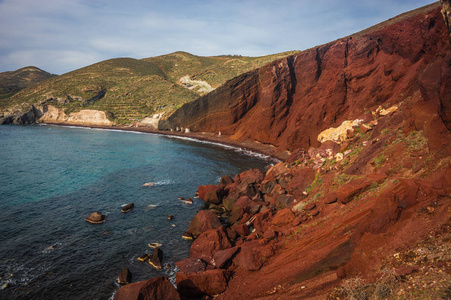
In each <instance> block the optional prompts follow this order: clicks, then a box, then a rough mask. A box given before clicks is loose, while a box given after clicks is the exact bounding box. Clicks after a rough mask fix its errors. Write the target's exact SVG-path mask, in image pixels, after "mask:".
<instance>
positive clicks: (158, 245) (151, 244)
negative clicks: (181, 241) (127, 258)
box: [147, 243, 163, 249]
mask: <svg viewBox="0 0 451 300" xmlns="http://www.w3.org/2000/svg"><path fill="white" fill-rule="evenodd" d="M147 246H149V247H150V248H154V249H155V248H160V247H161V246H163V244H161V243H149V244H147Z"/></svg>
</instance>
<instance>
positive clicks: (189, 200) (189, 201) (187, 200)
mask: <svg viewBox="0 0 451 300" xmlns="http://www.w3.org/2000/svg"><path fill="white" fill-rule="evenodd" d="M183 202H185V203H186V204H193V198H188V199H186V200H184V201H183Z"/></svg>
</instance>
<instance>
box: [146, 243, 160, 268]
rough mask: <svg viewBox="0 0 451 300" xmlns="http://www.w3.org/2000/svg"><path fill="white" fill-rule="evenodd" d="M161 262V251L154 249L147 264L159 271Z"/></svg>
mask: <svg viewBox="0 0 451 300" xmlns="http://www.w3.org/2000/svg"><path fill="white" fill-rule="evenodd" d="M162 261H163V251H161V249H160V248H156V249H155V250H154V251H153V253H152V254H151V255H150V256H149V264H150V265H151V266H152V267H154V268H155V269H157V270H161V262H162Z"/></svg>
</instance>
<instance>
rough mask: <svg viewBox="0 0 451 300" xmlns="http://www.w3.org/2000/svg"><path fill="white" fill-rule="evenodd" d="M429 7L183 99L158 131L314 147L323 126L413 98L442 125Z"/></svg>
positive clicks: (441, 80)
mask: <svg viewBox="0 0 451 300" xmlns="http://www.w3.org/2000/svg"><path fill="white" fill-rule="evenodd" d="M430 9H431V10H430V11H429V12H427V13H424V14H418V15H414V16H412V17H405V19H403V20H401V21H399V22H391V23H388V24H386V26H378V27H376V29H372V30H368V31H364V32H363V33H359V34H356V35H354V36H349V37H346V38H343V39H340V40H337V41H334V42H331V43H328V44H325V45H322V46H318V47H316V48H313V49H309V50H306V51H304V52H301V53H299V54H296V55H294V56H291V57H288V58H284V59H280V60H278V61H275V62H273V63H271V64H268V65H266V66H264V67H261V68H260V69H258V70H255V71H251V72H249V73H245V74H243V75H241V76H238V77H236V78H234V79H232V80H230V81H228V82H227V83H226V84H225V85H223V86H222V87H220V88H218V89H217V90H215V91H214V92H212V93H209V94H207V95H205V96H203V97H201V98H199V99H198V100H196V101H194V102H192V103H189V104H185V105H184V106H183V107H181V108H180V109H179V110H177V111H176V112H175V113H174V114H172V115H171V116H170V117H169V118H168V119H167V120H166V121H163V122H161V123H160V129H163V130H169V129H171V128H175V127H176V126H178V127H187V128H190V129H191V130H193V131H208V132H221V133H222V134H226V135H230V136H232V138H233V139H237V140H245V139H250V140H257V141H259V142H262V143H269V144H273V145H276V146H278V147H279V148H281V149H288V150H293V149H296V148H305V149H308V147H310V146H314V147H317V146H318V145H319V142H318V141H317V136H318V134H319V133H320V132H321V131H323V130H325V129H328V128H330V127H337V126H338V125H340V124H341V123H342V122H343V121H344V120H351V119H356V118H357V117H359V116H360V115H362V114H363V113H364V112H365V111H369V110H374V109H375V108H377V107H378V106H379V105H383V104H386V105H387V106H388V105H394V104H397V103H400V102H402V101H406V100H408V99H410V98H411V97H418V96H420V97H422V98H423V100H424V101H426V102H427V103H426V105H428V106H430V107H431V109H432V110H435V112H437V113H439V115H440V118H441V122H442V123H444V124H445V125H446V126H447V127H448V129H449V128H451V123H450V122H451V120H450V119H449V118H450V117H449V116H450V112H451V104H450V102H451V101H449V99H451V83H450V81H451V80H450V73H451V72H450V70H449V69H450V64H449V61H450V56H451V54H449V53H450V44H449V41H448V31H447V28H446V26H445V23H444V22H443V17H442V15H441V12H440V7H439V6H438V5H435V6H431V8H430ZM413 37H415V38H413ZM430 118H437V116H435V117H434V116H431V117H430ZM428 124H430V120H424V121H423V122H421V124H418V125H419V126H420V127H419V128H418V130H423V127H425V126H429V125H428Z"/></svg>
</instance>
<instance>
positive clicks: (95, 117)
mask: <svg viewBox="0 0 451 300" xmlns="http://www.w3.org/2000/svg"><path fill="white" fill-rule="evenodd" d="M39 122H42V123H67V124H73V125H103V126H111V125H113V122H112V121H110V120H108V118H107V116H106V113H105V112H103V111H99V110H91V109H83V110H80V111H79V112H75V113H70V114H69V115H66V114H65V113H64V111H63V109H61V108H56V107H54V106H52V105H49V106H47V111H46V112H45V113H44V115H43V116H42V117H41V118H40V119H39Z"/></svg>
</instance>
